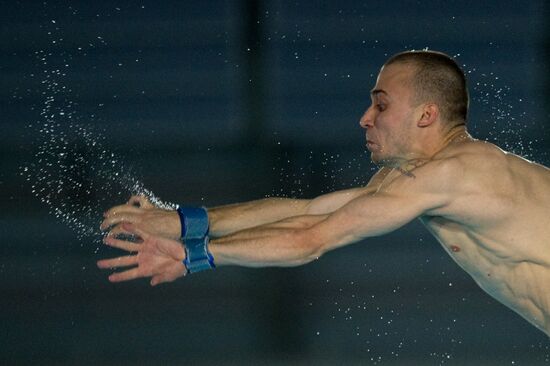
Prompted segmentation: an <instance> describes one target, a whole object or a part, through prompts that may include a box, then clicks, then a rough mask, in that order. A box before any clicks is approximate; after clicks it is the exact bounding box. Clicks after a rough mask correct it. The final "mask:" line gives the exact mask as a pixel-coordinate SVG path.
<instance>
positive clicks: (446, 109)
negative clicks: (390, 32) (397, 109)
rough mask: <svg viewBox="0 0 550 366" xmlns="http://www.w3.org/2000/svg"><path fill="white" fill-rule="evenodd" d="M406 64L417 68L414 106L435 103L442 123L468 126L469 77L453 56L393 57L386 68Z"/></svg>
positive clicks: (410, 54) (407, 54)
mask: <svg viewBox="0 0 550 366" xmlns="http://www.w3.org/2000/svg"><path fill="white" fill-rule="evenodd" d="M396 63H403V64H411V65H413V66H414V67H415V73H414V75H413V77H412V80H411V84H412V87H413V89H414V100H413V102H414V103H415V104H420V103H426V102H434V103H436V104H437V105H438V106H439V109H440V112H441V117H442V119H444V120H446V121H448V122H450V123H457V122H461V123H464V124H465V123H466V120H467V117H468V106H469V103H470V98H469V96H468V88H467V85H466V77H465V75H464V72H463V71H462V69H461V68H460V66H458V64H457V63H456V62H455V60H453V59H452V58H451V57H450V56H448V55H446V54H444V53H442V52H436V51H406V52H401V53H398V54H396V55H394V56H392V57H391V58H390V59H389V60H388V61H386V63H385V64H384V65H385V66H387V65H391V64H396Z"/></svg>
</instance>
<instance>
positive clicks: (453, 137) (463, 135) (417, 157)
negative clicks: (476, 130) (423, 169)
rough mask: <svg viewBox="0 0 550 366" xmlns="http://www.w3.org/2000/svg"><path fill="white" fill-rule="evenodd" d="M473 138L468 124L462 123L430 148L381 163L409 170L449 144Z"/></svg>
mask: <svg viewBox="0 0 550 366" xmlns="http://www.w3.org/2000/svg"><path fill="white" fill-rule="evenodd" d="M471 138H472V137H471V136H470V134H469V133H468V131H467V129H466V126H465V125H463V124H461V125H458V126H455V127H453V128H451V129H450V130H449V131H447V132H446V133H445V134H444V135H443V138H440V139H439V142H438V143H436V144H434V145H432V146H430V147H428V148H426V147H425V148H424V150H423V151H422V152H420V153H411V154H409V155H408V156H407V157H405V158H402V159H395V160H392V161H385V162H384V163H383V164H381V165H383V166H387V167H389V168H399V169H403V170H405V171H409V170H410V169H411V168H412V169H414V168H415V167H418V166H419V165H422V164H424V163H425V162H427V161H428V160H430V159H432V158H433V157H434V156H436V155H437V154H439V153H440V152H441V151H443V150H444V149H445V148H447V147H448V146H449V145H451V144H455V143H460V142H464V141H468V140H471Z"/></svg>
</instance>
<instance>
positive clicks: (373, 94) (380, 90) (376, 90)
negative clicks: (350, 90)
mask: <svg viewBox="0 0 550 366" xmlns="http://www.w3.org/2000/svg"><path fill="white" fill-rule="evenodd" d="M382 93H384V94H386V95H388V92H386V91H385V90H383V89H373V90H371V92H370V95H372V96H375V95H377V94H382Z"/></svg>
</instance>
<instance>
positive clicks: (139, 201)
mask: <svg viewBox="0 0 550 366" xmlns="http://www.w3.org/2000/svg"><path fill="white" fill-rule="evenodd" d="M103 216H104V219H103V222H102V223H101V226H100V227H99V228H100V229H101V230H108V229H109V228H113V229H115V228H117V227H119V225H120V223H122V222H129V223H132V224H137V225H139V227H140V228H141V229H142V230H145V231H146V232H148V233H151V234H154V235H160V236H163V237H165V238H170V239H179V238H180V235H181V223H180V219H179V216H178V213H177V212H176V211H175V210H164V209H160V208H158V207H156V206H155V205H153V204H152V203H151V202H149V200H148V199H147V198H146V197H144V196H132V197H131V198H130V200H129V201H128V203H126V204H124V205H120V206H115V207H113V208H111V209H110V210H108V211H107V212H105V214H104V215H103Z"/></svg>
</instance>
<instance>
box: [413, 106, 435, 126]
mask: <svg viewBox="0 0 550 366" xmlns="http://www.w3.org/2000/svg"><path fill="white" fill-rule="evenodd" d="M438 118H439V106H438V105H437V104H434V103H426V104H424V105H423V106H422V114H421V115H420V119H419V120H418V123H417V126H418V127H429V126H431V125H432V124H433V123H434V122H435V121H437V119H438Z"/></svg>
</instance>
